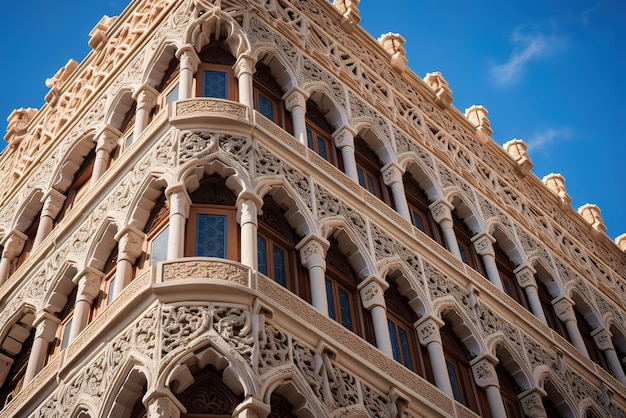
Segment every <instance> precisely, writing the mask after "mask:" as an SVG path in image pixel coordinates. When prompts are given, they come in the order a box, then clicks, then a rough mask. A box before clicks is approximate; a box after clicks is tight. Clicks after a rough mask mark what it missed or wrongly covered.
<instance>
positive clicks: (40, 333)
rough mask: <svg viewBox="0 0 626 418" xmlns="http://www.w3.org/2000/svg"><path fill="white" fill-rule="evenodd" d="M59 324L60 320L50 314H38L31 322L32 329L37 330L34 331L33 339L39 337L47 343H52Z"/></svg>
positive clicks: (44, 312)
mask: <svg viewBox="0 0 626 418" xmlns="http://www.w3.org/2000/svg"><path fill="white" fill-rule="evenodd" d="M60 322H61V320H60V319H59V318H57V317H56V316H54V315H52V314H51V313H50V312H46V311H42V312H40V313H39V315H37V317H36V318H35V320H34V321H33V327H35V328H36V329H37V330H36V331H35V338H39V337H41V338H43V339H44V340H46V341H47V342H49V343H50V342H52V340H54V337H55V335H56V331H57V327H58V326H59V323H60Z"/></svg>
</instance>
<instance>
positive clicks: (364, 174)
mask: <svg viewBox="0 0 626 418" xmlns="http://www.w3.org/2000/svg"><path fill="white" fill-rule="evenodd" d="M354 157H355V159H356V171H357V175H358V177H359V184H360V185H361V187H363V188H364V189H366V190H367V191H369V192H370V193H371V194H373V195H374V196H376V197H378V198H379V199H380V200H382V201H383V202H385V203H386V204H387V205H389V206H392V207H393V202H392V198H391V192H390V191H389V188H388V187H387V186H386V185H385V183H384V182H383V176H382V173H381V172H380V170H381V168H382V167H383V164H382V163H381V162H380V160H379V159H378V156H377V155H376V153H375V152H374V151H372V150H371V149H370V148H369V146H368V145H367V142H365V140H364V139H363V138H361V137H360V136H356V137H355V138H354Z"/></svg>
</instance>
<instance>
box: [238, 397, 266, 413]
mask: <svg viewBox="0 0 626 418" xmlns="http://www.w3.org/2000/svg"><path fill="white" fill-rule="evenodd" d="M270 412H272V407H271V406H270V405H268V404H266V403H263V402H261V401H260V400H258V399H255V398H253V397H252V396H248V397H247V398H246V399H244V400H243V402H241V403H240V404H239V405H237V407H236V408H235V410H234V411H233V417H234V418H266V417H267V416H268V415H269V414H270Z"/></svg>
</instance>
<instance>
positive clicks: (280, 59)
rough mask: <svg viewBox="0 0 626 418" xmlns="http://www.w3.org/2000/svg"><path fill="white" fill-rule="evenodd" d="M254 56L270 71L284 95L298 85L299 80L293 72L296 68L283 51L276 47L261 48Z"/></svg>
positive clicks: (255, 51) (254, 52) (256, 50)
mask: <svg viewBox="0 0 626 418" xmlns="http://www.w3.org/2000/svg"><path fill="white" fill-rule="evenodd" d="M252 56H253V57H254V58H255V59H256V61H257V63H262V64H264V65H266V66H267V67H268V68H269V69H270V71H271V73H272V75H273V76H274V78H275V79H276V82H277V83H278V85H279V86H280V87H281V88H282V89H283V93H287V92H288V91H289V90H290V89H292V88H294V87H296V86H297V85H298V79H297V77H296V74H295V73H294V70H293V67H294V66H293V64H292V63H290V62H289V60H288V59H287V58H286V57H285V56H284V54H283V51H280V50H278V49H277V48H276V47H270V46H261V47H258V48H256V49H255V50H254V51H253V53H252Z"/></svg>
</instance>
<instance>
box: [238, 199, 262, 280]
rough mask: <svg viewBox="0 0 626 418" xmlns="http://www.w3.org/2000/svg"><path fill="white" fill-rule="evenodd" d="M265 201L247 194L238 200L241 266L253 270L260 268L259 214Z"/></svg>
mask: <svg viewBox="0 0 626 418" xmlns="http://www.w3.org/2000/svg"><path fill="white" fill-rule="evenodd" d="M262 205H263V201H262V200H261V199H259V198H258V197H257V196H255V195H252V194H246V195H245V196H239V199H238V200H237V221H238V222H239V227H240V228H241V264H243V265H246V266H248V267H250V268H251V269H253V270H256V269H258V268H259V260H258V248H257V247H258V246H257V230H258V222H257V213H258V211H259V208H260V207H261V206H262Z"/></svg>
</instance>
